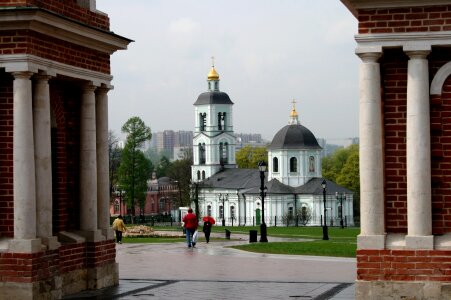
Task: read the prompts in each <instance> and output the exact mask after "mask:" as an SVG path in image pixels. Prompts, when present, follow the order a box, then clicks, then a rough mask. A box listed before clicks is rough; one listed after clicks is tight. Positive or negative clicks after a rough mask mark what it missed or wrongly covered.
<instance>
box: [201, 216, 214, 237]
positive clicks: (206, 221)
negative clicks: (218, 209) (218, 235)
mask: <svg viewBox="0 0 451 300" xmlns="http://www.w3.org/2000/svg"><path fill="white" fill-rule="evenodd" d="M202 221H204V227H203V228H202V231H203V232H204V234H205V239H206V240H207V243H208V242H210V233H211V226H213V224H215V223H216V221H215V219H213V218H212V217H210V216H206V217H203V218H202Z"/></svg>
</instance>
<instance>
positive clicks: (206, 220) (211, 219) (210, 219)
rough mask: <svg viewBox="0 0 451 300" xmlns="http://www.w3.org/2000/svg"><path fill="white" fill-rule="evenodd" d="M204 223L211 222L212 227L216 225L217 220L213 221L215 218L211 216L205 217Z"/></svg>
mask: <svg viewBox="0 0 451 300" xmlns="http://www.w3.org/2000/svg"><path fill="white" fill-rule="evenodd" d="M202 221H204V222H210V223H211V225H213V224H215V223H216V221H215V219H213V218H212V217H210V216H205V217H203V218H202Z"/></svg>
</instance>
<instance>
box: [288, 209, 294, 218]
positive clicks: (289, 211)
mask: <svg viewBox="0 0 451 300" xmlns="http://www.w3.org/2000/svg"><path fill="white" fill-rule="evenodd" d="M288 217H289V218H290V219H292V218H293V206H290V207H288Z"/></svg>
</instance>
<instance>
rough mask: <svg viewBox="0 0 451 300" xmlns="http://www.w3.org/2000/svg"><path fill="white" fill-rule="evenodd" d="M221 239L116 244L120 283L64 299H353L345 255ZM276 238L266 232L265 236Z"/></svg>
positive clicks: (351, 264)
mask: <svg viewBox="0 0 451 300" xmlns="http://www.w3.org/2000/svg"><path fill="white" fill-rule="evenodd" d="M235 238H237V239H238V240H232V241H226V242H216V241H215V242H211V243H209V244H207V243H205V242H200V243H198V245H196V248H194V249H192V248H191V249H189V248H188V247H187V246H186V244H185V243H171V244H122V245H117V247H116V250H117V258H116V260H117V262H118V263H119V277H120V284H119V286H118V287H114V288H109V289H105V290H101V291H90V292H85V293H81V294H78V295H73V296H72V297H66V298H65V299H312V300H313V299H314V300H326V299H334V300H338V299H340V300H351V299H354V281H355V274H356V262H355V259H351V258H333V257H314V256H298V255H270V254H258V253H250V252H244V251H240V250H236V249H232V248H227V246H230V245H236V244H243V243H248V239H247V237H246V236H236V235H235ZM276 240H279V239H275V238H270V242H271V241H276Z"/></svg>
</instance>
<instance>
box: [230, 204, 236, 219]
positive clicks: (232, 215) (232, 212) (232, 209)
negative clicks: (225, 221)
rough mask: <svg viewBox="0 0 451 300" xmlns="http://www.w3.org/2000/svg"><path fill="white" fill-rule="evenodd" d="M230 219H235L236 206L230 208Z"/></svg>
mask: <svg viewBox="0 0 451 300" xmlns="http://www.w3.org/2000/svg"><path fill="white" fill-rule="evenodd" d="M230 218H232V219H235V206H230Z"/></svg>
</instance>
